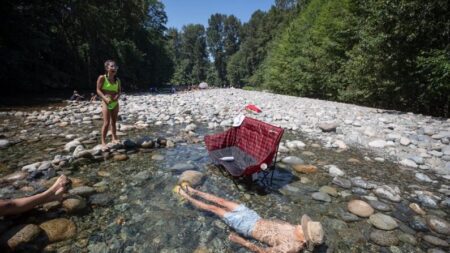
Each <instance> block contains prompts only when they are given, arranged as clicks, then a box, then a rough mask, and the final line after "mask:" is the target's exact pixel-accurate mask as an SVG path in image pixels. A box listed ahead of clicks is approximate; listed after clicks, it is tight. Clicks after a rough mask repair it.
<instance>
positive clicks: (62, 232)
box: [39, 218, 77, 242]
mask: <svg viewBox="0 0 450 253" xmlns="http://www.w3.org/2000/svg"><path fill="white" fill-rule="evenodd" d="M39 227H40V228H41V229H43V230H44V231H45V234H46V235H47V237H48V240H49V241H50V242H59V241H64V240H67V239H69V238H71V237H73V236H75V235H76V233H77V227H76V226H75V224H74V223H73V222H72V221H71V220H68V219H65V218H58V219H54V220H49V221H46V222H44V223H42V224H41V225H39Z"/></svg>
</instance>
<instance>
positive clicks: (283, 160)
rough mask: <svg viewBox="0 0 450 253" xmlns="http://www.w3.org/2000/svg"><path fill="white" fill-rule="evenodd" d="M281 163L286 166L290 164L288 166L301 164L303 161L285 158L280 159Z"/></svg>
mask: <svg viewBox="0 0 450 253" xmlns="http://www.w3.org/2000/svg"><path fill="white" fill-rule="evenodd" d="M281 162H283V163H286V164H290V165H296V164H303V163H304V161H303V160H302V159H301V158H300V157H297V156H287V157H285V158H283V159H281Z"/></svg>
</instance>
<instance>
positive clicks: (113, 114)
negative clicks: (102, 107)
mask: <svg viewBox="0 0 450 253" xmlns="http://www.w3.org/2000/svg"><path fill="white" fill-rule="evenodd" d="M118 114H119V105H118V104H117V106H116V108H114V110H112V112H111V133H112V141H113V142H118V141H119V139H118V138H117V134H116V122H117V115H118Z"/></svg>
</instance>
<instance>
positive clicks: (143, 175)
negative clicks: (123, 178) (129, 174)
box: [133, 171, 151, 182]
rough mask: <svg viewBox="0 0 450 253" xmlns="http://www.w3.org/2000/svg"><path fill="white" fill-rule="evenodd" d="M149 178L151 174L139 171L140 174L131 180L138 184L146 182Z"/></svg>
mask: <svg viewBox="0 0 450 253" xmlns="http://www.w3.org/2000/svg"><path fill="white" fill-rule="evenodd" d="M150 177H151V173H150V172H149V171H141V172H139V173H137V174H134V175H133V178H134V179H136V180H138V181H140V182H142V181H146V180H147V179H149V178H150Z"/></svg>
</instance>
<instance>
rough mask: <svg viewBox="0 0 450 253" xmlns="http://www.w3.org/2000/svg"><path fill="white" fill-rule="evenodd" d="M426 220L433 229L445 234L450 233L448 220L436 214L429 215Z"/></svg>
mask: <svg viewBox="0 0 450 253" xmlns="http://www.w3.org/2000/svg"><path fill="white" fill-rule="evenodd" d="M426 222H427V224H428V227H429V228H430V229H431V230H432V231H434V232H436V233H439V234H443V235H450V224H449V223H448V222H447V221H446V220H444V219H441V218H439V217H436V216H428V217H427V218H426Z"/></svg>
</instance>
